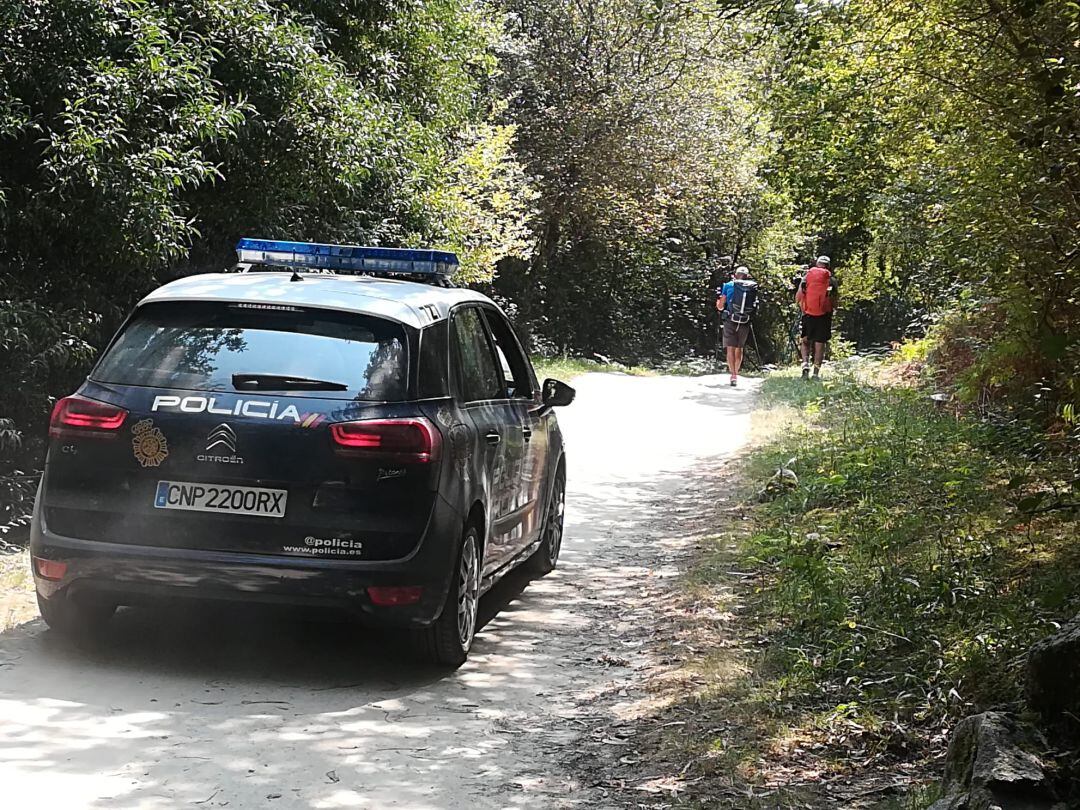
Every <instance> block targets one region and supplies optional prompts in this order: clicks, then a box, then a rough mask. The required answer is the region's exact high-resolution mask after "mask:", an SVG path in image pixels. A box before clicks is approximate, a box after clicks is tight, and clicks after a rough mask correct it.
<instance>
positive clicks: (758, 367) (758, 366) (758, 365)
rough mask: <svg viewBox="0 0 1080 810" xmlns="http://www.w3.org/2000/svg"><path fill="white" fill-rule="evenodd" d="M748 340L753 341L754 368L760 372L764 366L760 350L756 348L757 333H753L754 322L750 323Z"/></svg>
mask: <svg viewBox="0 0 1080 810" xmlns="http://www.w3.org/2000/svg"><path fill="white" fill-rule="evenodd" d="M750 339H751V340H752V341H754V360H755V363H754V366H755V369H756V370H757V371H761V370H762V369H763V368H764V367H765V364H764V363H763V362H762V360H761V349H760V348H758V343H757V333H756V332H755V331H754V322H753V321H751V322H750Z"/></svg>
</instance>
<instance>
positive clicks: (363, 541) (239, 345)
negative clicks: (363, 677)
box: [31, 239, 574, 665]
mask: <svg viewBox="0 0 1080 810" xmlns="http://www.w3.org/2000/svg"><path fill="white" fill-rule="evenodd" d="M237 255H238V257H239V264H238V265H237V267H236V269H235V271H234V272H228V273H220V274H210V275H199V276H193V277H190V278H185V279H182V280H179V281H174V282H172V283H170V284H166V285H165V286H163V287H161V288H159V289H157V290H156V291H154V292H153V293H151V294H150V295H148V296H147V297H146V298H145V299H143V300H142V301H141V302H140V303H139V305H138V306H137V307H136V308H135V310H134V312H133V313H132V314H131V316H130V317H129V318H128V320H127V322H126V323H125V324H124V325H123V327H122V328H121V329H120V331H119V332H118V333H117V335H116V337H114V338H113V340H112V343H111V344H110V345H109V347H108V348H107V350H106V351H105V352H104V354H103V356H102V357H101V359H100V360H99V362H98V363H97V365H96V366H95V367H94V369H93V371H92V372H91V373H90V376H89V378H88V379H87V380H86V382H85V383H84V384H83V385H82V386H81V387H80V388H79V390H78V392H77V393H75V394H74V395H73V396H70V397H67V398H65V399H62V400H60V401H59V402H57V403H56V406H55V408H54V410H53V413H52V419H51V423H50V428H49V434H50V443H49V453H48V458H47V461H46V465H45V475H44V478H43V480H42V483H41V488H40V490H39V492H38V497H37V501H36V505H35V510H34V519H33V528H32V540H31V552H32V566H33V573H34V578H35V582H36V585H37V596H38V604H39V606H40V609H41V615H42V616H43V617H44V619H45V621H46V622H47V623H48V625H49V626H50V627H52V628H54V629H55V630H57V631H60V632H62V633H65V634H71V635H78V636H82V635H85V634H89V633H93V632H95V631H97V630H100V629H101V628H102V627H103V626H104V625H105V624H106V623H107V622H108V620H109V619H110V618H111V616H112V615H113V613H114V612H115V611H116V608H117V606H119V605H137V604H141V603H144V602H147V601H151V600H161V599H171V598H194V599H205V600H238V601H243V602H268V603H282V604H287V605H317V606H330V607H334V608H341V609H344V610H346V611H350V612H352V613H353V614H355V615H356V616H358V617H361V618H363V619H366V620H368V621H370V622H372V623H375V624H379V625H386V626H393V627H399V628H403V629H405V630H407V631H409V632H410V633H411V634H412V636H413V637H414V639H415V641H416V643H417V646H418V648H419V650H420V651H421V652H422V653H423V654H424V655H425V657H427V658H428V659H430V660H431V661H433V662H436V663H441V664H449V665H458V664H461V663H462V662H463V661H464V660H465V658H466V656H467V654H468V651H469V648H470V645H471V644H472V641H473V636H474V634H475V632H476V621H477V618H476V617H477V602H478V600H479V598H480V596H481V595H482V594H483V593H484V591H486V590H487V589H488V588H490V587H491V586H492V584H494V583H495V582H496V581H497V580H498V579H499V578H500V577H502V576H503V575H505V574H506V573H507V572H509V571H510V570H512V569H513V568H515V567H516V566H518V565H520V564H523V563H524V564H526V565H528V566H529V567H530V568H531V569H532V570H533V571H534V572H536V573H539V574H543V573H546V572H548V571H550V570H551V569H552V568H553V567H554V566H555V564H556V561H557V559H558V556H559V549H560V546H561V544H562V532H563V504H564V492H565V484H566V461H565V457H564V453H563V442H562V437H561V435H560V432H559V426H558V422H557V420H556V417H555V414H554V413H553V411H552V409H553V408H554V407H556V406H561V405H568V404H570V402H571V401H572V400H573V398H574V391H573V389H571V388H570V387H569V386H567V385H565V384H563V383H561V382H558V381H556V380H546V381H545V382H544V384H543V385H542V386H541V385H539V384H538V383H537V379H536V375H535V373H534V371H533V368H532V365H531V364H530V362H529V359H528V357H527V355H526V354H525V353H524V352H523V351H522V348H521V345H520V344H519V342H518V340H517V338H516V337H515V335H514V332H513V330H512V329H511V327H510V324H509V322H508V321H507V319H506V317H505V316H504V314H503V313H502V312H501V311H500V310H499V308H498V307H497V306H496V305H495V304H494V303H492V302H491V301H490V300H489V299H488V298H486V297H485V296H483V295H481V294H479V293H476V292H473V291H470V290H465V289H456V288H454V287H452V286H451V285H450V283H449V277H450V275H451V273H452V272H453V270H454V269H455V268H456V266H457V259H456V257H455V256H454V255H453V254H451V253H443V252H438V251H427V250H423V251H418V250H400V249H385V248H366V247H351V246H339V245H322V244H311V243H300V242H276V241H264V240H254V239H244V240H241V241H240V243H239V245H238V246H237Z"/></svg>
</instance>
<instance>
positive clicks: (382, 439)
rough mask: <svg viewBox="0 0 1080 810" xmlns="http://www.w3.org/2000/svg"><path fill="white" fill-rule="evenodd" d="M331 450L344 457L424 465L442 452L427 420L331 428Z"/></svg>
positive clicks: (370, 421) (343, 424) (366, 422)
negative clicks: (382, 459) (332, 447)
mask: <svg viewBox="0 0 1080 810" xmlns="http://www.w3.org/2000/svg"><path fill="white" fill-rule="evenodd" d="M330 436H331V437H332V438H333V440H334V449H335V450H336V451H337V452H338V453H340V454H342V455H347V456H357V457H362V458H368V457H370V458H385V459H387V460H389V461H398V462H402V463H405V462H413V463H420V464H426V463H428V462H430V461H437V460H438V459H439V456H440V455H441V452H442V434H440V433H439V431H438V430H437V429H436V427H435V426H434V425H433V424H431V422H429V421H428V420H427V419H365V420H364V421H362V422H339V423H338V424H336V425H331V426H330Z"/></svg>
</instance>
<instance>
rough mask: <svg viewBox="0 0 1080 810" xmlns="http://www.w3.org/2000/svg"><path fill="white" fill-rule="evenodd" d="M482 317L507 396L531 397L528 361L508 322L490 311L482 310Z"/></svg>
mask: <svg viewBox="0 0 1080 810" xmlns="http://www.w3.org/2000/svg"><path fill="white" fill-rule="evenodd" d="M484 317H485V318H486V319H487V322H488V326H490V327H491V334H492V336H493V337H494V338H495V349H496V351H497V352H498V355H499V364H500V365H501V366H502V373H503V379H504V380H506V387H507V389H508V391H507V396H510V397H524V398H525V399H529V398H531V397H532V394H533V392H532V375H531V374H530V373H529V361H528V360H527V359H525V354H524V353H523V352H522V351H521V344H520V343H518V339H517V337H516V336H515V335H514V330H513V328H512V327H511V326H510V322H509V321H507V320H506V318H505V317H504V316H503V315H502V313H500V312H496V311H495V310H492V309H486V308H485V309H484Z"/></svg>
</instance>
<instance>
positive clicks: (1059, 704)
mask: <svg viewBox="0 0 1080 810" xmlns="http://www.w3.org/2000/svg"><path fill="white" fill-rule="evenodd" d="M1027 698H1028V704H1029V705H1030V706H1031V708H1033V709H1035V710H1036V711H1037V712H1039V713H1040V714H1041V715H1042V716H1043V718H1044V719H1046V720H1047V721H1050V722H1054V721H1057V720H1060V719H1061V717H1062V716H1063V715H1064V713H1065V712H1071V713H1072V714H1074V715H1077V716H1080V616H1077V617H1076V618H1075V619H1073V620H1072V621H1071V622H1069V623H1068V624H1066V625H1065V626H1064V627H1062V628H1061V629H1060V630H1059V631H1058V632H1056V633H1054V634H1053V635H1052V636H1049V637H1048V638H1045V639H1043V640H1042V641H1040V642H1039V643H1038V644H1036V645H1035V646H1034V647H1032V648H1031V650H1030V651H1029V652H1028V663H1027Z"/></svg>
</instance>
